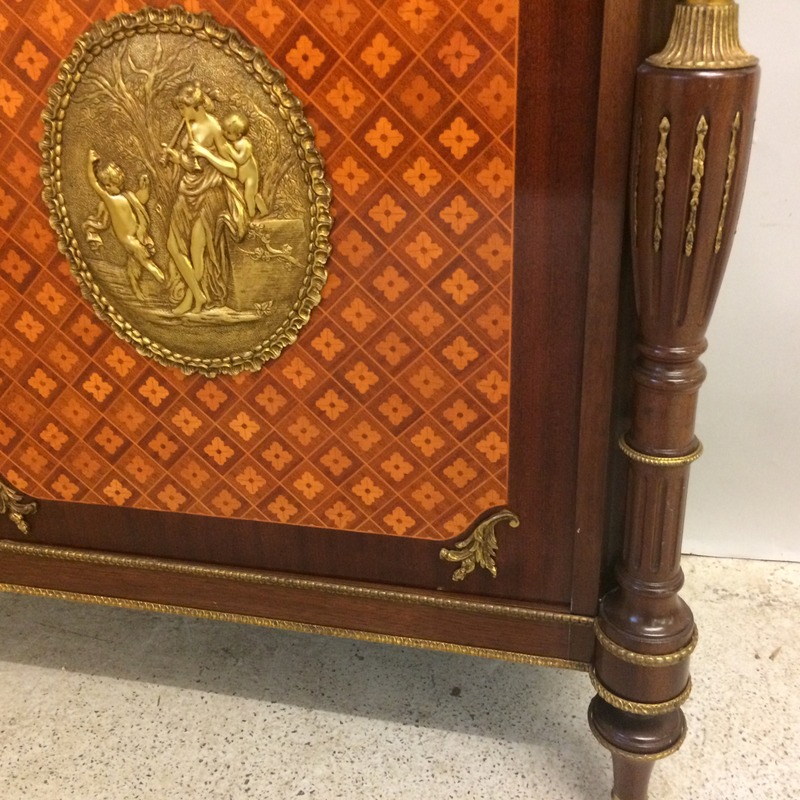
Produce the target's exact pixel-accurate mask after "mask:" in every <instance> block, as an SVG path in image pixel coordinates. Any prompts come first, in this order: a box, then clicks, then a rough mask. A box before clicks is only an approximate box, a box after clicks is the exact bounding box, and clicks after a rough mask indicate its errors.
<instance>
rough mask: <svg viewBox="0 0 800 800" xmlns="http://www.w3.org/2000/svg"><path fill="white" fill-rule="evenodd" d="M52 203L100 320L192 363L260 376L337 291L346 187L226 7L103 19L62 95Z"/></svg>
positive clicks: (75, 58)
mask: <svg viewBox="0 0 800 800" xmlns="http://www.w3.org/2000/svg"><path fill="white" fill-rule="evenodd" d="M43 121H44V126H45V136H44V139H43V142H42V145H41V149H42V153H43V157H44V167H43V169H42V176H43V180H44V185H45V190H44V198H45V201H46V202H47V204H48V206H49V209H50V211H51V224H52V225H53V227H54V229H55V230H56V232H57V234H58V238H59V246H60V249H61V250H62V252H64V253H65V255H66V256H67V257H68V259H69V262H70V265H71V268H72V271H73V274H74V275H75V277H76V278H77V280H78V283H79V285H80V287H81V290H82V292H83V294H84V296H85V297H86V298H87V300H88V301H89V302H90V303H91V304H92V305H93V307H94V309H95V311H96V312H97V314H98V315H99V316H100V317H101V318H102V319H104V320H105V321H106V322H108V323H109V324H110V325H111V327H112V328H113V329H114V331H115V332H116V333H117V334H118V335H119V336H121V337H122V338H123V339H125V340H127V341H128V342H130V343H131V344H132V345H133V346H134V347H135V348H136V349H137V350H138V351H139V352H140V353H142V354H143V355H146V356H150V357H152V358H154V359H155V360H157V361H158V362H160V363H162V364H165V365H172V366H177V367H179V368H180V369H182V370H184V371H186V372H195V371H196V372H201V373H204V374H207V375H212V376H213V375H215V374H219V373H230V374H235V373H238V372H241V371H244V370H256V369H259V368H261V367H262V366H263V364H264V363H265V362H267V361H269V360H270V359H273V358H276V357H277V356H278V355H280V353H281V352H282V350H283V349H284V348H285V347H287V346H288V345H290V344H292V343H293V342H294V341H295V340H296V338H297V335H298V331H299V330H300V329H301V328H302V327H303V326H304V325H305V324H306V323H307V322H308V320H309V316H310V314H311V311H312V310H313V308H314V307H315V306H316V305H317V304H318V303H319V302H320V299H321V290H322V288H323V286H324V284H325V281H326V279H327V271H326V266H325V265H326V262H327V258H328V255H329V252H330V243H329V233H330V228H331V224H332V218H331V215H330V202H331V190H330V186H329V185H328V183H327V182H326V180H325V175H324V167H323V162H322V158H321V156H320V154H319V153H318V151H317V149H316V145H315V140H314V135H313V132H312V130H311V128H310V126H309V125H308V123H307V121H306V119H305V117H304V114H303V109H302V105H301V102H300V100H299V99H298V98H297V97H295V96H294V95H293V94H292V93H291V92H290V91H289V89H288V88H287V85H286V80H285V77H284V76H283V74H282V73H281V72H279V71H278V70H277V69H275V68H274V67H273V66H272V65H271V64H270V63H269V61H268V60H267V58H266V57H265V56H264V55H263V54H262V53H261V52H260V51H258V50H257V49H255V48H254V47H252V46H251V45H250V44H248V43H247V42H246V41H245V40H244V39H243V38H242V37H241V36H240V35H239V34H238V33H237V32H236V31H234V30H231V29H229V28H225V27H222V26H221V25H219V24H218V23H217V22H216V21H215V20H214V19H213V18H212V17H211V16H210V15H208V14H205V13H204V14H199V15H195V14H189V13H187V12H186V11H184V10H183V9H181V8H177V7H176V8H171V9H168V10H165V11H164V10H157V9H153V8H145V9H142V10H140V11H138V12H136V13H135V14H120V15H118V16H116V17H114V18H112V19H110V20H107V21H101V22H97V23H96V24H95V25H93V26H92V27H91V28H90V29H89V30H88V31H87V32H86V33H85V34H84V35H83V36H81V37H80V38H79V39H78V40H77V41H76V43H75V46H74V48H73V50H72V52H71V54H70V55H69V56H68V57H67V59H66V60H65V61H64V62H63V64H62V66H61V69H60V71H59V74H58V80H57V82H56V83H55V84H54V85H53V87H52V88H51V90H50V99H49V104H48V106H47V108H46V109H45V111H44V114H43Z"/></svg>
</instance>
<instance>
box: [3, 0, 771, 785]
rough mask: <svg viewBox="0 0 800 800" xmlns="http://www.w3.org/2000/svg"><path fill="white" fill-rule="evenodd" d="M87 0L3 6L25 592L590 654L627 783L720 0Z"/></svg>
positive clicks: (595, 707) (694, 375)
mask: <svg viewBox="0 0 800 800" xmlns="http://www.w3.org/2000/svg"><path fill="white" fill-rule="evenodd" d="M95 5H96V6H97V7H96V8H95V9H94V10H93V11H92V13H91V14H89V13H88V12H85V11H82V12H80V13H78V12H77V11H76V10H75V9H73V8H72V7H71V6H70V9H69V10H68V9H66V8H62V7H61V6H60V5H59V4H58V3H55V4H51V5H50V6H48V8H49V9H50V10H49V11H47V12H45V11H42V10H41V9H39V6H38V5H37V4H26V3H22V4H20V3H12V2H3V3H2V4H0V15H2V18H3V19H6V20H7V22H8V26H9V27H8V28H7V30H8V31H11V33H7V34H5V37H4V40H3V48H4V49H3V63H2V67H0V73H1V74H0V87H2V89H0V91H2V93H3V97H2V98H0V100H2V103H1V107H2V115H0V125H2V126H3V129H4V133H5V137H4V138H5V144H4V157H3V159H2V164H3V166H2V172H0V214H2V218H3V220H4V222H3V239H2V246H0V320H2V330H0V441H2V443H3V449H2V452H1V453H0V475H2V476H3V479H2V485H0V509H2V510H3V511H5V513H6V516H7V517H8V519H7V520H4V521H3V522H2V541H0V581H2V582H3V588H4V589H6V590H7V591H18V592H26V593H32V594H41V595H46V596H55V597H61V598H66V599H73V600H82V601H88V602H99V603H103V604H108V605H122V606H126V607H142V608H150V609H153V608H156V609H161V610H164V611H171V612H175V613H181V614H191V615H197V616H203V617H212V618H222V619H231V620H238V621H245V622H252V623H256V624H262V625H266V626H270V627H286V628H291V629H295V630H304V631H313V632H318V633H328V634H333V635H344V636H353V637H356V638H364V639H369V640H377V641H385V642H397V643H402V644H411V645H416V646H421V647H431V648H435V649H442V650H446V651H453V652H465V653H474V654H476V655H486V656H491V657H499V658H509V659H512V660H516V661H521V662H524V663H531V664H546V665H552V666H560V667H567V668H573V669H580V670H585V671H587V672H590V673H591V678H592V680H593V682H594V685H595V687H596V689H597V692H598V696H597V697H596V698H595V701H594V702H593V704H592V709H591V711H590V721H591V724H592V728H593V730H594V732H595V734H596V735H597V737H598V739H599V740H600V741H601V743H602V744H604V745H605V746H606V747H608V748H609V749H610V750H611V752H612V754H613V755H614V761H615V774H616V785H615V792H616V796H618V798H619V800H635V799H636V798H641V797H644V796H645V792H646V783H647V777H648V774H649V767H650V766H651V765H652V763H653V761H654V760H656V759H657V758H660V757H662V756H664V755H666V754H668V753H669V752H671V751H673V750H675V749H677V747H678V746H679V745H680V743H681V741H682V739H683V736H684V721H683V716H682V714H681V712H680V710H679V707H680V705H681V703H682V702H683V700H684V699H685V698H686V696H687V695H688V690H689V683H688V656H689V655H690V653H691V650H692V648H693V646H694V641H695V631H694V625H693V622H692V618H691V613H690V612H689V610H688V608H686V606H685V605H684V604H683V603H682V601H681V600H680V599H679V598H678V595H677V591H678V589H679V587H680V582H681V573H680V567H679V553H680V539H681V525H682V515H683V507H684V501H685V493H686V481H687V476H688V469H689V465H690V463H691V462H692V461H693V460H694V459H695V458H696V457H697V456H698V455H699V452H700V450H699V444H698V442H697V440H696V439H695V438H694V431H693V420H694V412H693V409H694V400H695V397H696V394H697V389H698V388H699V385H700V383H701V381H702V377H703V372H702V367H701V366H700V365H699V362H698V361H697V359H698V357H699V355H700V354H701V352H702V350H703V347H704V332H705V328H706V326H707V324H708V319H709V316H710V313H711V308H712V307H713V300H714V297H715V295H716V290H717V289H718V287H719V282H720V280H721V278H722V271H723V269H724V265H725V261H726V260H727V256H728V253H729V251H730V244H731V232H732V230H733V228H734V225H735V219H736V215H737V214H738V207H739V203H740V201H741V194H742V190H743V185H744V175H745V173H746V165H747V154H748V151H749V144H750V141H751V138H752V124H753V104H754V96H755V87H756V82H757V66H755V61H754V59H752V58H751V57H749V56H748V55H747V54H746V53H745V52H744V51H743V50H742V49H741V47H740V46H739V45H738V40H737V38H736V13H737V8H736V6H735V4H733V3H729V2H726V0H708V2H706V3H701V2H693V0H689V2H688V3H687V4H680V5H679V6H678V7H677V9H675V4H674V3H673V2H655V0H653V2H643V1H641V0H606V2H601V0H594V1H593V2H585V0H558V1H557V2H556V1H555V0H553V1H552V2H551V1H550V0H536V2H530V3H524V4H519V3H518V2H516V0H498V2H494V0H493V2H486V0H459V2H456V0H387V2H383V3H375V2H368V0H345V1H344V2H332V1H331V0H305V1H304V2H300V0H293V1H291V2H290V0H262V1H260V2H258V3H239V4H233V5H232V6H229V5H224V4H219V3H216V2H211V1H209V2H207V3H204V4H202V5H203V7H204V9H207V10H208V11H209V12H211V13H212V14H213V18H210V17H204V16H197V15H195V14H190V13H187V12H184V11H182V10H180V9H174V8H173V9H169V10H164V9H162V8H158V9H156V8H150V9H144V8H141V9H140V10H137V11H135V12H134V13H132V14H130V15H126V16H122V17H119V16H118V17H112V11H113V10H115V7H114V4H113V3H111V2H100V3H96V4H95ZM130 5H135V6H136V7H137V8H139V6H140V4H138V3H132V4H130ZM158 5H159V6H162V5H163V4H158ZM673 11H675V20H676V21H675V24H674V27H673V28H672V34H671V39H670V42H669V45H668V46H667V48H666V50H664V51H663V53H662V55H661V56H660V57H658V58H656V59H655V61H654V62H653V63H651V64H650V65H649V66H646V67H644V68H642V70H641V71H640V73H639V89H638V99H637V100H636V101H635V100H634V94H635V83H636V74H637V67H638V66H639V64H640V63H642V61H643V60H644V58H645V57H646V56H648V55H650V54H651V53H653V52H656V51H658V50H659V48H661V47H662V46H663V45H664V43H665V42H666V41H667V38H668V34H669V31H670V23H671V21H672V19H673ZM73 12H74V13H73ZM84 14H85V16H84ZM106 17H112V18H111V19H109V20H107V21H104V22H98V20H104V19H105V18H106ZM93 23H94V25H93V26H92V24H93ZM230 27H233V28H235V29H238V31H239V32H240V34H241V37H243V38H240V36H239V34H235V33H231V31H230V30H229V28H230ZM86 30H88V31H89V32H88V33H87V34H86V35H85V36H84V38H82V39H80V40H78V41H77V42H76V39H77V37H78V36H79V35H80V34H82V33H83V32H84V31H86ZM703 31H708V35H709V38H707V39H705V40H703V39H702V33H703ZM720 31H722V32H723V33H724V34H725V35H724V36H720V37H719V38H718V39H714V35H716V33H715V32H720ZM692 37H695V38H692ZM697 37H700V38H699V39H697ZM254 48H256V49H254ZM693 48H694V49H693ZM258 51H260V52H258ZM262 52H263V54H264V55H265V56H266V59H265V58H264V56H262V55H261V53H262ZM61 59H65V61H64V62H63V63H62V66H61V68H60V72H58V74H57V64H58V62H59V61H60V60H61ZM273 67H277V68H278V70H281V71H282V72H283V73H285V76H286V78H285V81H284V78H283V76H282V75H281V74H280V73H277V72H275V71H274V70H273ZM48 87H49V88H48ZM48 91H49V94H48ZM42 115H43V120H44V121H43V123H40V122H39V119H40V117H41V116H42ZM312 132H313V136H312ZM42 137H44V138H43V144H42V153H43V156H44V170H43V173H42V178H41V179H40V178H39V177H38V174H37V173H38V169H39V163H40V160H41V156H40V155H39V154H38V153H37V145H38V143H39V141H40V139H42ZM631 164H632V167H631ZM629 174H630V175H631V177H630V180H629ZM43 190H44V195H43V197H42V192H43ZM629 198H630V203H629ZM628 207H630V209H631V212H630V215H628V214H627V209H628ZM48 218H49V222H50V224H51V225H52V230H51V227H50V225H49V224H48ZM331 223H332V226H331ZM630 241H632V242H633V246H632V247H631V246H629V242H630ZM632 265H633V267H634V269H632V268H631V266H632ZM634 275H635V278H634ZM637 331H638V333H637ZM179 354H183V355H179ZM34 510H35V511H36V513H35V515H34V514H33V511H34Z"/></svg>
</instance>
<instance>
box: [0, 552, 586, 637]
mask: <svg viewBox="0 0 800 800" xmlns="http://www.w3.org/2000/svg"><path fill="white" fill-rule="evenodd" d="M0 553H11V554H14V555H20V556H29V557H33V558H52V559H56V560H59V561H71V562H77V563H81V564H98V565H101V566H108V567H122V568H124V569H141V570H148V571H150V572H167V573H172V574H178V575H191V576H194V577H200V578H213V579H216V580H226V581H236V582H239V583H251V584H258V585H261V586H276V587H280V588H284V589H300V590H303V591H313V592H322V593H324V594H332V595H338V596H340V597H357V598H361V599H365V600H380V601H385V602H390V603H404V604H406V605H420V606H427V607H432V608H444V609H448V610H450V611H464V612H467V613H481V614H483V613H485V614H490V615H493V616H498V617H510V618H512V619H527V620H531V621H536V622H550V623H558V624H567V625H577V626H580V627H590V626H591V625H593V624H594V619H593V618H592V617H582V616H578V615H573V614H562V613H558V612H556V611H542V610H540V609H536V608H522V607H519V606H510V605H508V606H507V605H502V604H500V603H485V604H484V603H476V602H474V601H470V600H460V599H458V598H453V597H437V596H436V595H429V594H415V593H412V592H400V591H393V590H391V589H372V588H370V587H366V586H354V585H349V584H344V583H334V582H328V581H321V580H311V579H307V578H287V577H284V576H281V575H273V574H270V573H268V572H260V571H258V570H248V569H231V568H224V567H208V566H200V565H197V564H190V563H187V562H184V561H168V560H165V559H156V558H145V557H141V556H121V555H112V554H107V553H96V552H92V551H87V550H77V549H73V548H67V547H54V546H52V545H35V544H23V543H21V542H12V541H0Z"/></svg>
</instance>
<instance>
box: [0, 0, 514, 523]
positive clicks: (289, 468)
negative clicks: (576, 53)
mask: <svg viewBox="0 0 800 800" xmlns="http://www.w3.org/2000/svg"><path fill="white" fill-rule="evenodd" d="M142 5H143V4H142V3H138V2H133V1H132V0H103V1H102V2H92V1H91V0H84V2H78V1H77V0H75V1H74V2H70V0H3V1H2V2H0V61H1V63H0V129H2V133H3V137H2V142H0V149H2V154H1V156H0V165H1V166H0V220H1V221H2V232H1V233H0V320H2V328H0V474H3V475H5V477H6V478H8V479H9V481H11V482H13V483H14V484H15V485H16V487H17V488H18V489H20V490H22V491H24V492H25V493H26V494H28V495H31V496H33V497H36V498H41V499H57V500H69V501H74V502H82V503H96V504H105V505H114V506H127V507H136V508H146V509H157V510H164V511H179V512H187V513H194V514H203V515H213V516H225V517H231V518H241V519H253V520H264V521H271V522H282V523H291V524H297V525H310V526H320V527H325V528H343V529H350V530H356V531H364V532H370V533H384V534H393V535H403V536H415V537H421V538H445V537H450V536H453V535H456V534H458V533H460V532H461V531H462V530H463V529H464V528H466V527H467V526H468V525H469V523H470V522H471V521H472V520H473V519H474V518H475V517H476V516H477V515H478V514H479V513H481V512H483V511H485V510H487V509H489V508H491V507H494V506H498V505H502V504H504V503H505V502H506V501H507V491H508V490H507V486H508V438H509V436H508V397H509V392H510V374H509V354H510V329H511V310H510V309H511V266H512V256H513V249H512V235H511V229H512V228H511V226H512V199H513V194H514V171H513V166H514V134H515V127H514V123H515V117H516V85H515V83H516V81H515V75H516V69H515V59H516V45H517V41H516V39H517V2H516V0H460V2H455V0H386V2H369V0H294V1H293V2H292V1H291V0H242V1H241V2H238V3H232V4H222V3H217V2H197V1H196V0H190V1H189V2H186V3H184V5H185V7H186V8H187V9H188V10H190V11H193V12H197V11H200V10H208V11H210V12H211V13H213V14H214V16H215V17H216V18H217V19H218V21H220V22H221V23H222V24H229V25H234V26H236V27H238V28H239V29H240V30H241V31H242V32H243V33H244V35H245V36H247V37H248V38H249V39H250V40H252V41H253V42H254V43H255V44H256V45H257V46H258V47H260V48H261V49H262V50H263V51H264V52H265V53H266V54H267V56H268V57H269V58H270V60H271V61H272V62H273V63H274V64H275V65H276V66H278V67H279V68H281V69H282V70H284V71H285V72H286V74H287V78H288V82H289V85H290V88H291V89H292V91H293V92H295V93H296V94H297V95H298V96H299V97H300V98H301V99H302V100H303V102H304V105H305V107H306V113H307V115H308V118H309V119H310V121H311V122H312V124H313V126H314V128H315V130H316V136H317V145H318V147H319V149H320V151H321V152H322V154H323V155H324V157H325V159H326V171H327V176H328V180H329V182H330V183H331V185H332V187H333V192H334V203H333V209H332V210H333V213H334V216H335V226H334V232H333V235H332V243H333V254H332V257H331V260H330V262H329V272H330V275H329V279H328V283H327V286H326V288H325V292H324V296H323V301H322V304H321V305H320V307H319V308H318V309H317V310H315V311H314V313H313V315H312V319H311V322H310V324H309V326H308V327H307V328H305V329H304V330H303V332H302V333H301V335H300V339H299V341H298V342H297V344H295V345H293V346H292V347H291V348H289V349H288V350H287V351H286V352H285V353H284V354H283V355H281V357H280V358H279V359H278V360H277V361H275V362H274V363H271V364H268V365H267V366H266V367H265V368H264V369H262V370H261V371H260V372H258V373H256V374H245V375H239V376H236V377H219V378H215V379H209V378H206V377H203V376H200V375H191V376H187V375H184V374H182V373H180V372H178V371H177V370H175V369H167V368H163V367H161V366H159V365H158V364H156V363H154V362H153V361H150V360H148V359H146V358H143V357H141V356H140V355H138V354H137V353H136V352H135V351H134V350H133V349H132V348H131V347H130V346H128V345H127V344H125V343H124V342H121V341H120V340H119V339H117V338H116V337H115V336H114V334H113V333H112V332H111V330H110V329H109V328H107V327H106V325H105V324H104V323H102V322H101V321H100V320H99V319H97V318H96V317H95V316H94V314H93V312H92V309H91V307H90V306H89V305H88V304H87V303H86V301H85V300H83V299H82V298H81V296H80V292H79V290H78V287H77V285H76V283H75V281H74V279H73V277H72V275H71V274H70V270H69V267H68V265H67V264H66V262H65V260H64V258H63V257H62V256H60V255H59V254H58V252H57V249H56V244H55V236H54V234H53V232H52V231H51V229H50V227H49V224H48V218H47V213H46V211H45V207H44V204H43V202H42V201H41V199H40V193H41V182H40V179H39V176H38V170H39V163H40V157H39V154H38V152H37V146H38V142H39V140H40V138H41V135H42V125H41V122H40V119H39V117H40V114H41V111H42V108H43V107H44V103H45V100H46V92H47V87H48V85H49V84H50V83H51V82H52V81H53V79H54V77H55V73H56V70H57V67H58V63H59V60H60V59H61V58H63V57H64V56H65V55H66V54H67V53H68V52H69V50H70V49H71V47H72V43H73V41H74V39H75V37H77V36H78V35H79V34H80V33H81V32H82V31H83V30H85V29H86V27H87V26H88V25H89V24H90V22H91V21H93V20H96V19H100V18H102V17H104V16H110V15H112V14H113V13H116V12H120V11H131V10H135V9H137V8H140V7H141V6H142ZM152 5H158V6H162V7H163V6H166V5H168V4H167V3H152Z"/></svg>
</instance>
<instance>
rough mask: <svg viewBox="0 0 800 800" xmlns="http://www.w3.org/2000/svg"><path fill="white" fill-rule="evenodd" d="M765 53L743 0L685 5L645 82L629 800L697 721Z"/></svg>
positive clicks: (622, 716)
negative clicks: (723, 427)
mask: <svg viewBox="0 0 800 800" xmlns="http://www.w3.org/2000/svg"><path fill="white" fill-rule="evenodd" d="M757 86H758V67H757V65H756V60H755V59H754V58H753V57H752V56H750V55H748V54H747V53H746V52H744V50H742V48H741V45H740V44H739V39H738V7H737V5H736V3H735V2H734V0H684V2H683V3H681V4H680V5H678V6H677V8H676V16H675V22H674V25H673V30H672V34H671V37H670V41H669V43H668V45H667V47H666V49H665V50H664V51H663V52H662V53H660V54H658V55H657V56H654V57H652V58H651V59H649V60H648V63H647V64H645V65H644V66H643V67H642V68H641V69H640V70H639V75H638V80H637V100H636V109H635V115H634V120H635V130H634V153H633V158H632V169H631V232H632V239H633V255H634V258H633V262H634V278H635V291H636V307H637V314H638V322H639V330H638V358H637V361H636V364H635V366H634V372H633V378H634V387H633V404H632V419H631V427H630V430H629V432H628V433H627V434H626V436H625V437H623V439H622V440H621V441H620V447H621V449H622V451H623V452H624V453H625V455H626V456H627V458H628V461H629V476H628V501H627V509H626V519H625V536H624V545H623V553H622V557H621V560H620V563H619V565H618V566H617V570H616V577H617V586H616V587H615V588H614V589H613V590H612V591H611V592H609V594H608V595H607V596H606V597H604V598H603V600H602V602H601V605H600V612H599V615H598V618H597V620H596V625H595V634H596V640H597V647H596V653H595V661H594V665H593V671H592V681H593V683H594V686H595V689H596V691H597V696H596V697H595V699H594V700H593V702H592V705H591V707H590V711H589V719H590V724H591V727H592V730H593V732H594V733H595V735H596V736H597V738H598V739H599V740H600V742H601V743H602V744H603V745H604V746H605V747H607V748H608V749H609V750H610V751H611V753H612V757H613V762H614V795H615V797H617V799H618V800H645V798H646V797H647V786H648V782H649V778H650V773H651V771H652V768H653V764H654V762H655V761H656V760H658V759H660V758H664V757H665V756H667V755H670V754H671V753H673V752H675V751H676V750H677V749H678V748H679V747H680V745H681V743H682V742H683V739H684V736H685V733H686V728H685V720H684V717H683V713H682V712H681V710H680V707H681V705H682V704H683V703H684V702H685V700H686V699H687V698H688V696H689V693H690V691H691V681H690V678H689V656H690V655H691V653H692V651H693V649H694V647H695V644H696V642H697V632H696V629H695V626H694V619H693V617H692V613H691V611H690V609H689V608H688V606H687V605H686V603H684V602H683V600H682V599H681V598H680V596H679V595H678V592H679V590H680V588H681V586H682V584H683V573H682V571H681V568H680V556H681V542H682V535H683V518H684V509H685V504H686V494H687V487H688V481H689V469H690V465H691V464H692V463H693V462H694V461H695V460H696V459H697V458H699V456H700V454H701V452H702V448H701V446H700V443H699V442H698V441H697V439H696V438H695V435H694V422H695V410H696V406H697V396H698V392H699V390H700V386H701V385H702V382H703V379H704V378H705V369H704V368H703V366H702V364H701V363H700V361H699V358H700V356H701V355H702V353H703V352H704V351H705V348H706V341H705V334H706V330H707V328H708V324H709V322H710V318H711V313H712V311H713V307H714V302H715V300H716V297H717V294H718V291H719V288H720V284H721V282H722V277H723V273H724V270H725V266H726V263H727V260H728V256H729V254H730V248H731V242H732V238H733V232H734V230H735V228H736V221H737V218H738V214H739V209H740V206H741V200H742V193H743V191H744V179H745V174H746V171H747V163H748V157H749V153H750V146H751V143H752V136H753V122H754V115H755V100H756V91H757Z"/></svg>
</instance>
